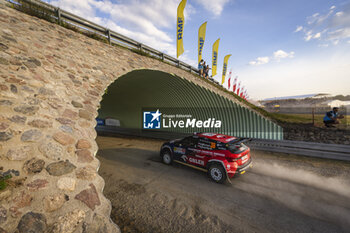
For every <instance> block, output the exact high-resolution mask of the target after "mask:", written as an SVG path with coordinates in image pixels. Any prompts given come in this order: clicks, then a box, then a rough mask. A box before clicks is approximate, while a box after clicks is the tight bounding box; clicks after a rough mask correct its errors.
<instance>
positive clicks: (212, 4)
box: [196, 0, 229, 16]
mask: <svg viewBox="0 0 350 233" xmlns="http://www.w3.org/2000/svg"><path fill="white" fill-rule="evenodd" d="M196 2H197V3H198V4H200V5H202V6H203V7H204V8H205V9H206V10H207V11H209V12H211V13H212V14H213V15H215V16H219V15H221V12H222V11H223V9H224V6H225V4H226V3H228V2H229V0H216V1H213V0H196Z"/></svg>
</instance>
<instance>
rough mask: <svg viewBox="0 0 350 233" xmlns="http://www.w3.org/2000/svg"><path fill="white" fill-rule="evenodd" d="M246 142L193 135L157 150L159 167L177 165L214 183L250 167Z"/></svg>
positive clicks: (228, 138) (224, 136)
mask: <svg viewBox="0 0 350 233" xmlns="http://www.w3.org/2000/svg"><path fill="white" fill-rule="evenodd" d="M248 140H250V139H246V138H237V137H232V136H228V135H224V134H215V133H195V134H194V135H192V136H188V137H185V138H183V139H177V140H173V141H170V142H166V143H164V144H163V145H162V147H161V149H160V156H161V158H162V161H163V163H165V164H168V165H169V164H171V163H172V162H177V163H180V164H183V165H187V166H190V167H193V168H197V169H199V170H202V171H205V172H207V173H208V175H209V177H210V178H211V179H212V180H213V181H215V182H217V183H223V182H224V181H225V180H229V178H232V177H234V176H235V175H238V174H243V173H245V171H246V169H248V168H249V167H251V165H252V159H251V157H250V149H249V147H247V146H246V145H244V142H246V141H248Z"/></svg>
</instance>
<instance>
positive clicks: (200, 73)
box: [198, 59, 203, 77]
mask: <svg viewBox="0 0 350 233" xmlns="http://www.w3.org/2000/svg"><path fill="white" fill-rule="evenodd" d="M198 70H199V75H200V76H201V77H202V76H203V59H202V60H201V61H200V62H199V63H198Z"/></svg>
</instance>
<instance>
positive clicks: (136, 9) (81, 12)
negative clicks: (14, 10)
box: [46, 0, 194, 59]
mask: <svg viewBox="0 0 350 233" xmlns="http://www.w3.org/2000/svg"><path fill="white" fill-rule="evenodd" d="M46 1H47V2H49V3H51V4H52V5H54V6H58V7H60V8H62V9H64V10H67V11H69V12H71V13H73V14H76V15H78V16H81V17H83V18H86V19H88V20H90V21H92V22H95V23H97V24H99V25H101V26H104V27H107V28H109V29H111V30H113V31H116V32H118V33H120V34H122V35H125V36H127V37H130V38H132V39H134V40H137V41H139V42H141V43H143V44H146V45H148V46H150V47H153V48H156V49H158V50H160V51H162V52H164V53H167V54H169V55H172V56H175V54H176V47H175V42H174V38H173V37H174V35H173V34H169V33H168V31H170V30H175V26H176V25H175V22H176V9H177V6H178V4H179V1H178V0H143V1H139V0H128V1H126V0H119V1H110V0H75V1H71V0H46ZM193 12H194V8H193V7H192V6H191V5H190V4H189V3H187V5H186V9H185V17H186V20H190V15H191V14H192V13H193ZM181 59H182V58H181Z"/></svg>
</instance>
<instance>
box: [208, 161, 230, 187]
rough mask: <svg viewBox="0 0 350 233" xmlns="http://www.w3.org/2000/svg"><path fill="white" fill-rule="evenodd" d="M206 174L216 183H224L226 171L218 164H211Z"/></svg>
mask: <svg viewBox="0 0 350 233" xmlns="http://www.w3.org/2000/svg"><path fill="white" fill-rule="evenodd" d="M208 174H209V176H210V178H211V179H212V180H213V181H215V182H216V183H220V184H222V183H224V181H225V180H226V172H225V169H224V168H223V167H222V166H221V165H218V164H213V165H211V166H210V167H209V170H208Z"/></svg>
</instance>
